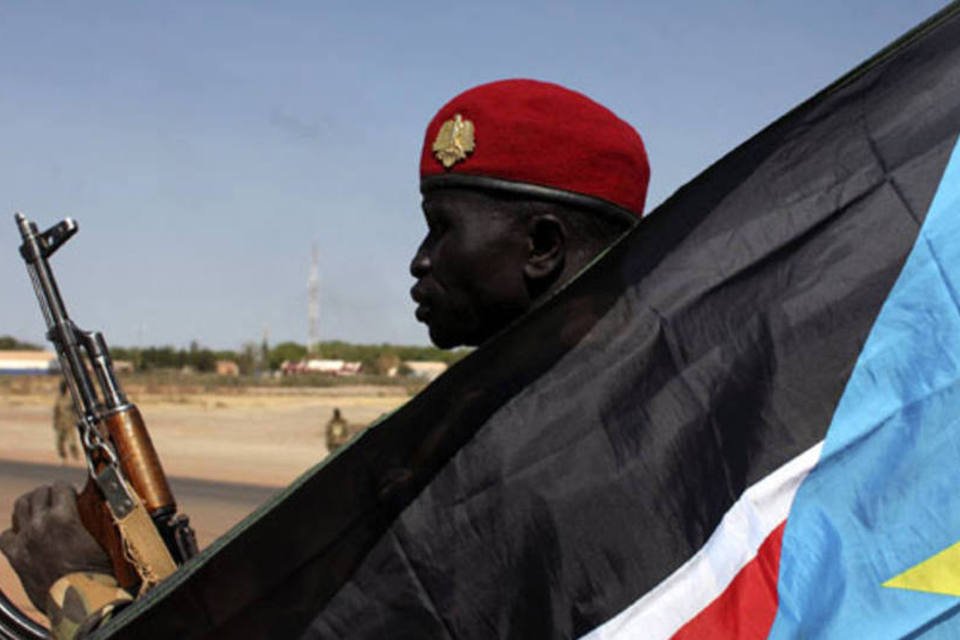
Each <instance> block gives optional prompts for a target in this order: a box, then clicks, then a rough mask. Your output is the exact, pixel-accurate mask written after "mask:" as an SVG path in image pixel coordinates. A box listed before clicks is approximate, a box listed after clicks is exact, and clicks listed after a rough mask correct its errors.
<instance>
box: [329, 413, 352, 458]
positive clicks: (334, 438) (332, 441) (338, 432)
mask: <svg viewBox="0 0 960 640" xmlns="http://www.w3.org/2000/svg"><path fill="white" fill-rule="evenodd" d="M326 434H327V452H328V453H333V452H334V451H336V450H337V449H339V448H340V447H342V446H343V445H345V444H347V442H349V440H350V425H349V423H347V421H346V420H344V419H343V416H342V415H341V414H340V409H339V408H338V407H334V409H333V416H332V417H331V418H330V420H329V421H328V422H327V427H326Z"/></svg>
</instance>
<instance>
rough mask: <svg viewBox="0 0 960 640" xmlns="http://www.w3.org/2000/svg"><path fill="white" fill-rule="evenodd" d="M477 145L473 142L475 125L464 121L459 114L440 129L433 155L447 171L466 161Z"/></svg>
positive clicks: (434, 142) (434, 143)
mask: <svg viewBox="0 0 960 640" xmlns="http://www.w3.org/2000/svg"><path fill="white" fill-rule="evenodd" d="M474 147H476V144H475V143H474V140H473V123H472V122H470V121H469V120H464V119H463V117H462V116H461V115H460V114H459V113H458V114H457V115H455V116H453V119H452V120H447V121H446V122H444V123H443V126H442V127H440V131H439V132H438V133H437V139H436V140H434V141H433V155H435V156H436V157H437V160H439V161H440V162H441V163H442V164H443V166H444V167H445V168H447V169H449V168H450V167H452V166H453V165H455V164H456V163H458V162H460V161H461V160H465V159H466V157H467V155H469V154H470V153H472V152H473V149H474Z"/></svg>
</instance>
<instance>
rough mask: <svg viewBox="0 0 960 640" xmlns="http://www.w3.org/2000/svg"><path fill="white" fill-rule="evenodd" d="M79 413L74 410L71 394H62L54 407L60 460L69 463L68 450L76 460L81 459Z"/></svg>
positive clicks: (54, 428) (54, 421) (55, 431)
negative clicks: (78, 434)
mask: <svg viewBox="0 0 960 640" xmlns="http://www.w3.org/2000/svg"><path fill="white" fill-rule="evenodd" d="M76 426H77V413H76V411H75V410H74V408H73V400H72V399H71V398H70V394H66V393H61V394H60V395H59V396H57V402H56V404H54V405H53V431H54V434H56V438H57V454H58V455H59V456H60V460H61V461H63V462H66V461H67V449H68V448H69V449H70V456H71V457H72V458H73V459H74V460H79V459H80V447H79V445H78V443H77V429H76Z"/></svg>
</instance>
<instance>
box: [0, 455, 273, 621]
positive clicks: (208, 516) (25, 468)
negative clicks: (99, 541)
mask: <svg viewBox="0 0 960 640" xmlns="http://www.w3.org/2000/svg"><path fill="white" fill-rule="evenodd" d="M54 480H63V481H65V482H70V483H73V484H74V486H77V487H80V486H82V485H83V484H84V482H86V475H85V470H84V469H83V468H82V467H79V466H57V465H47V464H33V463H24V462H13V461H8V460H2V459H0V530H3V529H6V528H7V527H9V526H10V514H11V511H12V509H13V503H14V501H15V500H16V499H17V497H18V496H20V495H21V494H23V493H26V492H27V491H29V490H31V489H33V488H34V487H37V486H39V485H41V484H49V483H51V482H53V481H54ZM170 488H171V489H172V490H173V494H174V496H176V498H177V502H178V503H179V506H180V510H181V511H182V512H183V513H186V514H187V515H188V516H190V522H191V524H192V525H193V527H194V529H195V530H196V532H197V540H198V542H199V543H200V546H201V547H205V546H207V545H208V544H210V542H212V541H213V540H214V539H215V538H217V537H218V536H220V535H221V534H223V533H224V532H225V531H226V530H227V529H229V528H230V527H231V526H233V525H234V524H236V523H237V522H239V521H240V520H241V519H242V518H243V517H244V516H246V515H247V514H249V513H250V512H251V511H253V510H254V509H255V508H256V507H257V506H258V505H260V504H261V503H263V502H264V501H265V500H266V499H267V498H269V497H270V496H271V495H273V494H274V493H275V492H276V491H278V489H275V488H273V487H261V486H256V485H248V484H236V483H220V482H210V481H208V480H194V479H192V478H170ZM0 590H2V591H3V592H5V593H6V594H7V595H8V596H9V597H10V599H11V600H13V601H14V603H15V604H17V605H18V606H20V607H21V608H22V609H24V610H25V611H28V612H30V613H35V611H34V610H33V609H32V607H30V605H29V603H28V602H27V600H26V598H25V596H24V595H23V592H22V590H21V589H20V585H19V584H18V583H17V582H16V579H15V578H14V577H13V574H12V572H11V571H10V569H9V567H8V565H7V564H6V561H5V559H2V558H0Z"/></svg>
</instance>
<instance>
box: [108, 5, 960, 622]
mask: <svg viewBox="0 0 960 640" xmlns="http://www.w3.org/2000/svg"><path fill="white" fill-rule="evenodd" d="M958 133H960V7H958V5H956V4H954V5H951V6H950V7H948V8H947V9H945V10H944V11H942V12H941V13H940V14H938V15H937V16H934V17H933V18H931V19H930V20H929V21H927V22H926V23H924V24H923V25H920V26H919V27H918V28H916V29H915V30H913V31H911V32H910V33H908V34H907V35H906V36H904V37H903V38H901V39H900V40H898V41H897V42H895V43H894V44H893V45H891V46H890V47H888V48H887V49H885V50H884V51H882V52H881V53H879V54H878V55H877V56H875V57H873V58H872V59H870V60H869V61H867V62H866V63H864V64H863V65H861V66H860V67H859V68H857V69H856V70H854V71H853V72H851V73H850V74H848V75H846V76H844V77H843V78H841V79H840V80H838V81H837V82H836V83H834V84H833V85H831V86H830V87H828V88H827V89H826V90H824V91H823V92H821V93H819V94H818V95H816V96H814V97H813V98H811V99H810V100H808V101H807V102H805V103H803V104H802V105H800V106H799V107H797V108H796V109H794V110H793V111H791V112H790V113H788V114H787V115H786V116H784V117H783V118H781V119H780V120H778V121H776V122H775V123H773V124H772V125H770V126H769V127H767V128H766V129H765V130H764V131H762V132H760V133H759V134H758V135H756V136H755V137H753V138H752V139H750V140H749V141H747V142H746V143H744V144H743V145H741V146H740V147H738V148H737V149H735V150H734V151H733V152H731V153H730V154H729V155H727V156H726V157H724V158H723V159H722V160H720V161H719V162H718V163H716V164H715V165H714V166H712V167H711V168H709V169H708V170H707V171H706V172H705V173H703V174H702V175H701V176H699V177H698V178H696V179H695V180H693V181H692V182H691V183H689V184H688V185H687V186H685V187H684V188H682V189H681V190H680V191H678V192H677V193H676V194H675V195H674V196H673V197H672V198H670V199H669V200H668V201H667V202H666V203H664V204H663V205H662V206H660V207H659V208H658V209H657V210H656V211H655V212H654V213H652V214H651V215H650V216H648V217H647V218H646V219H644V220H643V221H642V222H641V223H640V225H639V226H638V227H637V228H636V229H635V230H634V231H633V232H632V233H631V234H629V235H628V236H627V237H626V238H625V239H624V240H622V241H621V242H619V243H618V244H617V245H615V246H614V247H613V248H611V249H610V250H609V251H608V252H607V253H605V254H604V255H603V256H602V258H600V259H599V260H598V261H597V262H596V263H595V264H594V265H593V266H592V267H591V268H590V269H588V270H587V271H586V272H584V273H583V274H582V275H581V276H580V277H579V278H577V279H576V280H575V281H574V282H572V283H571V284H570V285H569V286H567V287H566V288H565V289H564V290H563V291H561V292H560V293H559V294H558V295H556V296H554V297H553V298H551V299H550V300H548V301H547V302H546V303H545V304H543V305H542V306H540V307H539V308H537V309H536V310H535V311H534V312H532V313H530V314H529V315H528V316H526V317H525V318H523V319H522V320H521V321H520V322H518V323H516V324H515V325H514V326H512V327H509V328H508V329H507V330H505V331H504V332H503V333H501V334H499V335H498V336H496V337H495V338H493V339H492V340H491V341H489V342H488V343H486V344H484V345H483V346H482V347H481V348H479V349H477V350H476V351H475V352H473V353H472V354H471V355H470V356H468V357H467V358H465V359H464V360H462V361H461V362H460V363H458V364H457V365H456V366H454V367H452V368H451V369H450V370H449V371H448V372H447V373H446V374H444V375H443V376H441V377H440V378H439V379H438V380H437V381H435V382H434V383H433V384H431V385H430V386H429V387H428V388H427V389H425V390H424V391H423V392H422V393H421V394H419V395H418V396H416V397H414V398H413V399H411V400H410V401H409V402H408V403H407V404H406V405H404V406H403V407H402V408H401V409H399V410H398V411H397V412H396V413H394V414H393V415H391V416H390V417H388V418H387V419H385V420H383V421H381V422H380V423H379V424H377V425H376V426H374V427H372V428H371V429H369V430H368V431H367V432H365V433H364V434H363V436H362V437H360V438H359V439H358V440H357V441H355V442H354V443H353V444H352V445H351V446H349V447H347V448H345V449H344V450H342V451H340V452H338V454H337V455H336V456H334V457H333V458H332V459H330V460H329V461H327V462H325V463H322V464H321V465H319V466H318V467H317V468H315V469H314V470H312V471H310V472H308V473H307V474H306V475H304V476H303V477H302V478H300V479H299V480H297V481H296V482H295V483H294V484H293V485H292V486H291V487H289V488H288V489H287V490H286V491H284V492H283V493H282V494H281V495H279V496H278V497H277V498H276V499H274V500H272V501H270V502H269V503H268V504H266V505H264V507H262V508H261V509H259V510H258V511H257V512H256V513H255V514H253V515H252V516H251V517H249V518H247V519H246V520H244V521H243V522H242V523H240V525H238V526H237V527H236V528H235V529H234V530H232V531H231V532H229V533H228V534H227V535H226V536H224V537H223V538H222V539H220V540H218V541H217V542H215V543H214V544H213V545H211V547H210V548H208V549H206V550H205V551H204V552H203V553H202V554H201V555H200V556H199V557H198V558H197V559H195V560H194V561H192V562H191V563H189V564H188V565H187V566H185V567H184V568H183V569H181V570H180V571H179V572H178V573H177V574H175V575H174V576H173V577H172V578H170V579H169V580H167V581H166V582H165V583H163V584H162V585H160V586H159V587H157V588H156V589H155V590H154V591H153V592H151V593H150V594H149V595H147V596H146V597H145V598H143V599H142V600H140V601H139V602H138V603H136V604H135V605H133V606H131V607H130V608H129V609H127V610H126V611H124V612H123V613H121V614H120V615H119V616H118V617H117V618H116V619H115V620H114V621H113V622H112V623H111V625H110V626H109V627H108V628H107V629H106V630H105V631H104V632H103V634H102V635H103V636H104V637H116V638H170V637H177V638H191V637H244V638H247V637H265V638H266V637H269V638H280V637H300V636H303V637H316V638H385V637H389V638H449V637H456V638H491V637H515V638H548V637H557V638H573V637H582V636H586V637H589V638H597V639H599V638H636V637H643V638H656V637H671V636H677V637H688V638H704V637H718V638H724V637H737V638H751V637H757V638H760V637H849V636H850V635H851V632H857V633H859V634H860V635H861V636H863V637H884V636H890V637H902V636H904V635H910V634H913V633H923V632H930V633H937V632H943V633H948V631H949V630H950V629H952V630H954V632H956V630H957V629H958V628H960V617H958V616H957V612H958V605H960V596H958V595H957V591H956V585H957V581H956V573H957V569H956V567H957V557H958V555H960V551H958V549H957V547H956V546H955V545H956V543H958V542H960V503H958V501H960V494H958V492H957V491H956V487H957V486H960V485H958V482H957V481H958V479H960V478H958V477H957V474H958V471H957V468H958V465H957V464H956V463H957V462H958V460H960V435H958V434H960V430H958V429H957V428H956V425H955V424H954V422H955V421H956V420H957V419H958V418H956V417H955V416H960V411H958V409H960V396H958V394H960V385H958V381H960V349H957V348H956V347H957V346H960V345H957V344H956V343H957V342H958V341H960V331H958V329H960V308H958V304H957V300H958V299H960V253H958V252H960V249H958V248H955V247H951V240H952V238H953V237H956V231H960V229H954V227H955V226H957V225H958V224H960V202H958V184H960V167H958V164H960V160H958V154H960V152H958V151H957V150H956V148H957V136H958ZM954 244H955V243H954ZM951 585H952V586H951Z"/></svg>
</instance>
